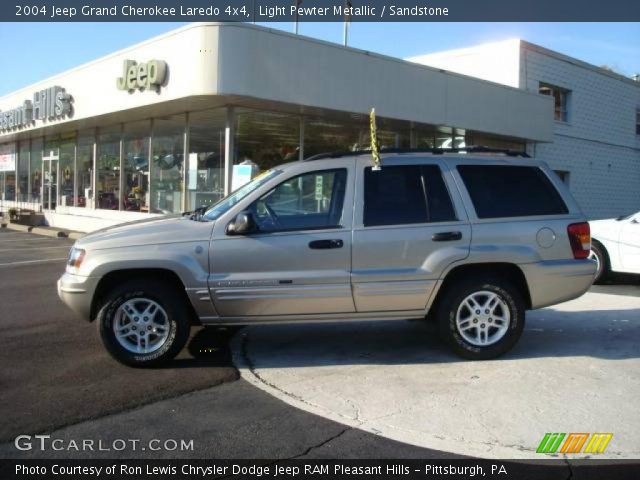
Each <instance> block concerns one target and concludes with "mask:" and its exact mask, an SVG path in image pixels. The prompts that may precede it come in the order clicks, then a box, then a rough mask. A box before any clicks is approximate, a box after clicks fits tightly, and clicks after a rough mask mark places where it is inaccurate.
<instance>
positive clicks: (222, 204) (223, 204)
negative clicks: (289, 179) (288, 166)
mask: <svg viewBox="0 0 640 480" xmlns="http://www.w3.org/2000/svg"><path fill="white" fill-rule="evenodd" d="M280 173H282V170H267V171H266V172H263V173H261V174H260V175H258V176H257V177H256V178H254V179H253V180H251V181H250V182H249V183H247V184H246V185H243V186H242V187H240V188H239V189H238V190H236V191H235V192H233V193H231V194H230V195H227V196H226V197H224V198H223V199H222V200H220V201H219V202H218V203H216V204H214V205H212V206H211V208H209V210H207V211H206V212H205V213H204V218H206V219H207V220H217V219H218V218H219V217H220V216H221V215H222V214H224V213H226V212H228V211H229V209H230V208H231V207H233V206H234V205H235V204H237V203H238V202H239V201H240V200H242V199H243V198H244V197H246V196H247V195H249V194H250V193H251V192H253V191H254V190H256V189H257V188H260V187H261V186H262V185H264V184H265V183H267V182H268V181H269V180H271V179H272V178H273V177H275V176H277V175H280Z"/></svg>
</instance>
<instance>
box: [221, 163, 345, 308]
mask: <svg viewBox="0 0 640 480" xmlns="http://www.w3.org/2000/svg"><path fill="white" fill-rule="evenodd" d="M329 167H330V166H329V165H327V168H323V169H318V170H314V171H310V172H305V173H302V174H299V175H294V176H292V177H290V178H288V179H286V180H284V181H282V182H281V183H280V184H278V185H277V186H276V187H275V188H273V189H271V190H270V191H269V192H267V193H265V194H264V195H262V196H261V197H260V198H259V199H258V200H256V201H254V202H253V203H252V204H251V205H250V206H249V207H248V208H247V209H246V211H248V212H250V213H251V215H252V216H253V218H254V220H255V223H256V224H257V229H256V230H255V231H254V232H252V233H250V234H246V235H230V236H229V235H227V236H225V237H223V238H216V240H215V241H214V242H213V243H212V250H211V260H212V261H211V265H212V270H213V271H212V274H211V275H210V278H209V286H210V290H211V298H212V299H213V302H214V304H215V308H216V310H217V312H218V314H219V315H220V317H222V318H230V319H233V318H236V317H242V318H243V319H249V320H250V319H251V318H252V317H255V318H258V317H259V318H264V317H269V316H277V317H278V318H281V317H282V316H287V315H293V316H312V315H314V314H320V315H323V314H337V313H350V312H354V311H355V307H354V303H353V297H352V294H351V284H350V274H351V221H352V218H351V212H352V211H353V208H352V205H353V183H354V171H353V167H344V163H342V164H341V166H340V168H329ZM276 319H277V318H276Z"/></svg>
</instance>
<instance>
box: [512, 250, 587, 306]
mask: <svg viewBox="0 0 640 480" xmlns="http://www.w3.org/2000/svg"><path fill="white" fill-rule="evenodd" d="M519 266H520V268H521V269H522V271H523V272H524V276H525V277H526V279H527V284H528V285H529V293H530V295H531V307H532V308H542V307H547V306H549V305H554V304H556V303H562V302H566V301H568V300H573V299H574V298H577V297H579V296H580V295H582V294H584V293H585V292H586V291H587V290H589V288H590V287H591V285H592V284H593V277H594V275H595V273H596V264H595V262H594V261H592V260H548V261H544V262H538V263H528V264H524V265H519Z"/></svg>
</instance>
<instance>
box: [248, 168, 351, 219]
mask: <svg viewBox="0 0 640 480" xmlns="http://www.w3.org/2000/svg"><path fill="white" fill-rule="evenodd" d="M346 185H347V170H346V169H336V170H319V171H316V172H310V173H305V174H303V175H298V176H296V177H293V178H290V179H288V180H286V181H284V182H282V183H281V184H279V185H278V186H277V187H275V188H274V189H273V190H271V191H269V192H268V193H266V194H265V195H263V196H262V197H261V198H260V199H258V200H257V201H256V202H254V203H253V204H252V205H251V207H250V208H249V211H251V213H253V215H254V217H255V220H256V223H257V225H258V230H259V231H261V232H276V231H287V230H310V229H322V228H337V227H339V226H340V223H341V219H342V207H343V203H344V194H345V189H346Z"/></svg>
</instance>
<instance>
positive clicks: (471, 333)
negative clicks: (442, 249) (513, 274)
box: [437, 277, 525, 360]
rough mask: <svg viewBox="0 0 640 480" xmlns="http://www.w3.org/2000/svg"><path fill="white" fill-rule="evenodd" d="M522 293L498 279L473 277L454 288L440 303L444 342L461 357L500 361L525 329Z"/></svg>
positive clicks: (438, 315)
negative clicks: (501, 356)
mask: <svg viewBox="0 0 640 480" xmlns="http://www.w3.org/2000/svg"><path fill="white" fill-rule="evenodd" d="M524 316H525V306H524V301H523V299H522V295H521V293H520V292H519V290H518V289H517V288H516V287H514V286H513V285H512V284H510V283H509V282H507V281H505V280H502V279H497V278H485V279H482V278H479V277H472V278H470V279H469V280H466V281H464V282H463V283H460V284H456V285H452V286H450V287H449V288H448V289H447V291H446V292H444V296H443V297H442V299H441V300H440V301H439V303H438V312H437V317H438V324H439V329H440V334H441V336H442V337H443V339H444V340H445V341H446V342H447V343H448V344H449V345H450V346H451V347H452V348H453V350H454V351H455V352H456V353H457V354H458V355H460V356H461V357H464V358H467V359H471V360H488V359H491V358H496V357H498V356H500V355H502V354H504V353H506V352H508V351H509V350H511V349H512V348H513V346H514V345H515V344H516V342H517V341H518V339H519V338H520V336H521V335H522V331H523V329H524Z"/></svg>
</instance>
